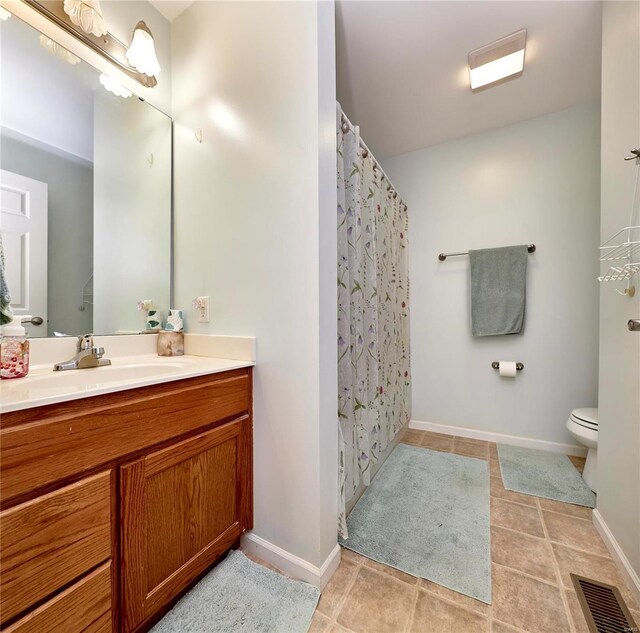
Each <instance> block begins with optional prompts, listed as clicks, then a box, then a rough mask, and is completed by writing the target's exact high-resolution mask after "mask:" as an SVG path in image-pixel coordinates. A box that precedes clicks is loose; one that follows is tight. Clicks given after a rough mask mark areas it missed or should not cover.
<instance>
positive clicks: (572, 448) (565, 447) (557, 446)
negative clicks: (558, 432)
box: [409, 420, 587, 457]
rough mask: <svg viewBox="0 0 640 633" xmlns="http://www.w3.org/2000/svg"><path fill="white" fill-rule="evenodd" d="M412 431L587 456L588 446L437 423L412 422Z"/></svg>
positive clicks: (410, 423) (410, 426) (410, 424)
mask: <svg viewBox="0 0 640 633" xmlns="http://www.w3.org/2000/svg"><path fill="white" fill-rule="evenodd" d="M409 428H410V429H416V430H418V431H432V432H434V433H444V434H445V435H458V436H460V437H469V438H472V439H474V440H486V441H488V442H497V443H499V444H511V445H512V446H522V447H524V448H537V449H539V450H541V451H551V452H552V453H564V454H565V455H577V456H579V457H585V456H586V455H587V448H586V446H578V445H576V444H561V443H560V442H548V441H546V440H534V439H533V438H530V437H519V436H517V435H506V434H505V433H493V432H491V431H480V430H478V429H469V428H466V427H464V426H451V425H448V424H439V423H437V422H423V421H421V420H411V422H409Z"/></svg>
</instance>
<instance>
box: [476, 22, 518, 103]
mask: <svg viewBox="0 0 640 633" xmlns="http://www.w3.org/2000/svg"><path fill="white" fill-rule="evenodd" d="M526 43H527V30H526V29H521V30H519V31H516V32H515V33H512V34H511V35H507V36H506V37H502V38H500V39H499V40H496V41H495V42H492V43H491V44H487V45H486V46H482V47H481V48H477V49H475V50H473V51H471V52H470V53H469V78H470V80H471V90H472V91H474V92H476V91H478V90H481V89H483V88H487V87H489V86H494V85H497V84H498V83H502V82H503V81H507V80H508V79H515V78H516V77H520V76H521V75H522V73H523V71H524V51H525V46H526Z"/></svg>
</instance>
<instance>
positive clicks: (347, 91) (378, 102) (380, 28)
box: [336, 0, 602, 158]
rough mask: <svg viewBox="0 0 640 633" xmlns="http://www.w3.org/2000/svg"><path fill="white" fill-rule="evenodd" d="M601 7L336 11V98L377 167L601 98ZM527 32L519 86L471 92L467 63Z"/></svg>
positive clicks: (421, 5)
mask: <svg viewBox="0 0 640 633" xmlns="http://www.w3.org/2000/svg"><path fill="white" fill-rule="evenodd" d="M601 25H602V5H601V3H600V2H591V1H583V0H577V1H568V2H556V1H549V2H541V1H536V0H533V1H528V2H520V1H517V0H508V1H497V2H496V1H484V0H480V1H470V2H467V1H461V2H449V1H444V2H443V1H431V0H429V1H427V0H421V1H403V0H383V1H369V0H363V1H356V0H338V2H337V4H336V56H337V91H338V100H339V101H340V103H341V105H342V107H343V109H344V111H345V113H346V114H347V116H348V117H349V118H350V119H351V121H352V122H353V123H354V124H357V125H360V128H361V134H362V136H363V138H364V139H365V141H366V142H367V144H368V145H369V147H370V148H371V149H372V151H373V152H374V153H376V155H377V156H378V157H379V158H384V157H389V156H396V155H398V154H403V153H405V152H410V151H413V150H416V149H419V148H422V147H428V146H430V145H435V144H437V143H442V142H444V141H448V140H451V139H454V138H459V137H462V136H467V135H470V134H477V133H480V132H484V131H486V130H491V129H494V128H498V127H502V126H505V125H509V124H511V123H515V122H518V121H523V120H526V119H531V118H534V117H537V116H541V115H543V114H547V113H550V112H556V111H558V110H562V109H565V108H568V107H571V106H572V105H576V104H578V103H582V102H585V101H592V100H595V99H599V98H600V53H601V51H600V48H601ZM521 28H526V29H527V50H526V57H525V69H524V74H523V76H522V77H520V78H518V79H514V80H512V81H508V82H505V83H503V84H501V85H497V86H495V87H493V88H489V89H486V90H483V91H481V92H477V93H472V92H471V89H470V87H469V77H468V69H467V54H468V53H469V51H471V50H473V49H475V48H478V47H480V46H483V45H485V44H489V43H490V42H492V41H494V40H496V39H498V38H500V37H503V36H505V35H509V34H510V33H513V32H514V31H517V30H518V29H521Z"/></svg>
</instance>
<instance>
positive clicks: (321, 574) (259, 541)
mask: <svg viewBox="0 0 640 633" xmlns="http://www.w3.org/2000/svg"><path fill="white" fill-rule="evenodd" d="M242 547H243V549H246V550H248V551H249V552H251V553H252V554H255V555H256V556H257V557H258V558H261V559H262V560H263V561H265V563H269V564H270V565H273V566H274V567H277V568H278V569H279V570H280V571H282V572H283V573H285V574H286V575H287V576H291V577H292V578H296V579H297V580H304V581H305V582H308V583H309V584H311V585H315V586H316V587H318V589H320V590H321V591H322V590H323V589H324V588H325V586H326V584H327V583H328V582H329V580H330V579H331V576H333V573H334V572H335V571H336V569H338V565H339V564H340V552H341V550H340V546H339V545H338V544H337V543H336V546H335V547H334V548H333V550H331V553H330V554H329V556H327V558H326V560H325V561H324V563H322V565H321V566H320V567H316V566H315V565H313V564H311V563H310V562H308V561H306V560H304V559H303V558H300V557H299V556H295V555H294V554H291V553H290V552H287V551H286V550H284V549H282V548H281V547H278V546H277V545H274V544H273V543H271V542H269V541H267V540H266V539H263V538H262V537H260V536H258V535H257V534H254V533H253V532H247V533H245V534H244V535H243V536H242Z"/></svg>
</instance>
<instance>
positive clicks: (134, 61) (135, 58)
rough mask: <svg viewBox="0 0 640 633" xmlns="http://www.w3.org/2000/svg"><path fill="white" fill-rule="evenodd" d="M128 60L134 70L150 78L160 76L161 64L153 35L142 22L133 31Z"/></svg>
mask: <svg viewBox="0 0 640 633" xmlns="http://www.w3.org/2000/svg"><path fill="white" fill-rule="evenodd" d="M127 60H128V61H129V63H130V64H131V66H132V67H133V68H135V69H136V70H137V71H139V72H141V73H144V74H145V75H148V76H149V77H157V76H158V75H159V74H160V63H159V62H158V58H157V56H156V48H155V46H154V43H153V35H151V31H150V30H149V28H148V27H147V25H146V24H145V23H144V22H142V21H140V22H138V24H136V28H135V29H134V30H133V38H132V40H131V46H129V50H128V51H127Z"/></svg>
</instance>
